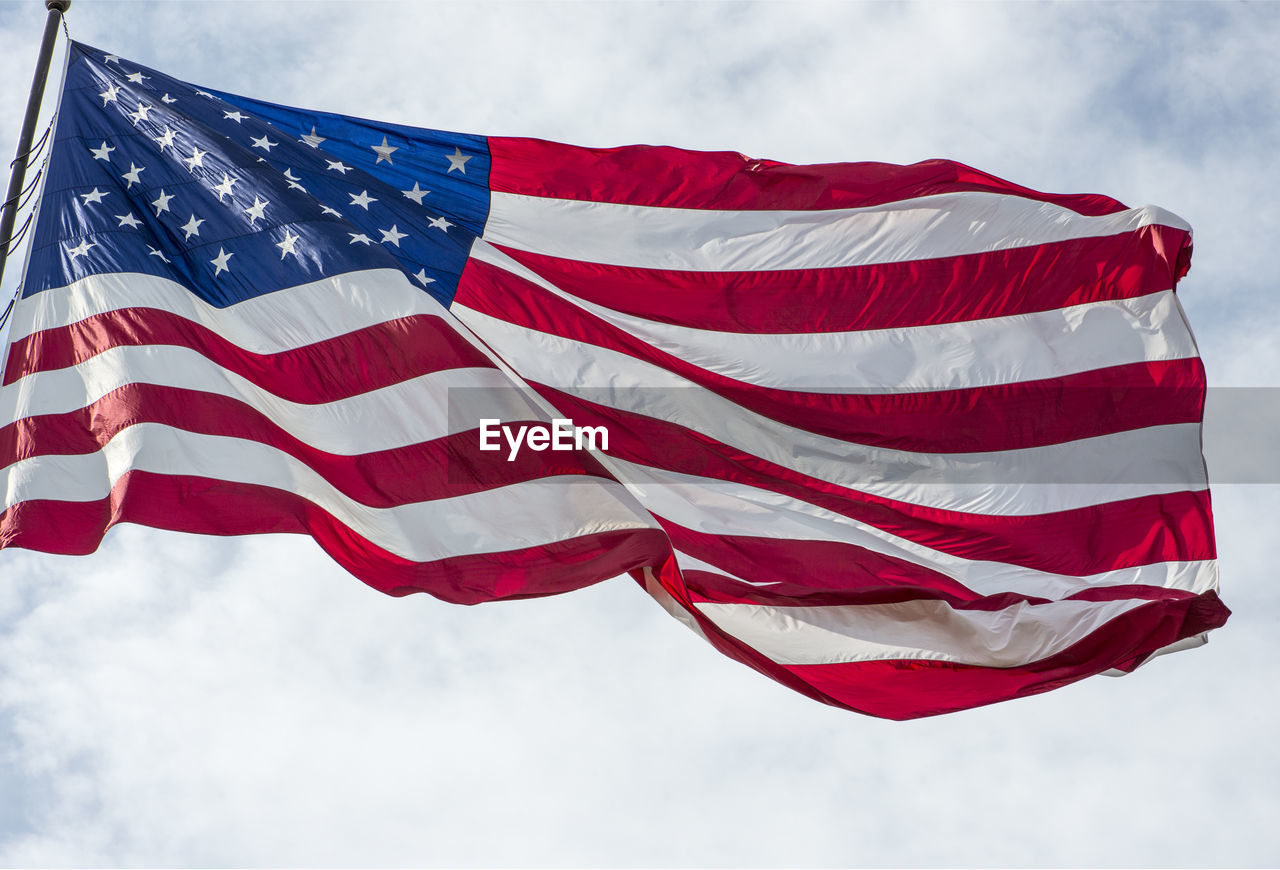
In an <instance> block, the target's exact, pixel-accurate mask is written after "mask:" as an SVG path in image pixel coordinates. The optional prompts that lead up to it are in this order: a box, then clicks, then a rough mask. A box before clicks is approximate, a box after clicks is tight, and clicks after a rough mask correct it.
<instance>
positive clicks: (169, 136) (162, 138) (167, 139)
mask: <svg viewBox="0 0 1280 870" xmlns="http://www.w3.org/2000/svg"><path fill="white" fill-rule="evenodd" d="M174 135H175V134H174V132H173V131H172V130H170V129H169V127H168V125H167V124H166V125H165V128H164V133H163V134H161V135H159V136H152V137H151V138H152V140H153V141H155V142H158V143H160V150H161V151H163V150H164V147H165V146H166V145H169V146H171V147H172V145H173V137H174Z"/></svg>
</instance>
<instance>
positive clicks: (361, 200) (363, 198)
mask: <svg viewBox="0 0 1280 870" xmlns="http://www.w3.org/2000/svg"><path fill="white" fill-rule="evenodd" d="M347 196H349V197H351V204H352V205H358V206H360V207H361V208H362V209H364V210H365V211H368V210H369V203H371V202H377V201H378V200H377V199H376V198H374V197H372V196H370V195H369V191H367V190H362V191H360V195H359V196H356V195H355V194H354V193H348V194H347Z"/></svg>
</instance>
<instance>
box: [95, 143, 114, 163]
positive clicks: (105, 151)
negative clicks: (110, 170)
mask: <svg viewBox="0 0 1280 870" xmlns="http://www.w3.org/2000/svg"><path fill="white" fill-rule="evenodd" d="M115 150H116V149H114V148H112V147H111V146H110V145H108V144H107V140H105V139H103V140H102V144H101V145H99V146H98V147H97V148H90V149H89V153H90V154H92V155H93V159H94V160H105V161H107V162H108V163H110V162H111V157H110V156H108V155H110V154H111V152H112V151H115Z"/></svg>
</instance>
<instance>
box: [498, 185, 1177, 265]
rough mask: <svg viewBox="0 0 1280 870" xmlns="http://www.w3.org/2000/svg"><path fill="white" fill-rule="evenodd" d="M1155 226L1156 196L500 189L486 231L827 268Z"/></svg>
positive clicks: (554, 242)
mask: <svg viewBox="0 0 1280 870" xmlns="http://www.w3.org/2000/svg"><path fill="white" fill-rule="evenodd" d="M1151 224H1162V225H1165V226H1171V227H1176V228H1178V229H1183V230H1188V231H1189V230H1190V227H1189V226H1188V225H1187V223H1186V222H1185V221H1183V220H1182V219H1181V218H1179V217H1177V216H1176V215H1173V214H1171V213H1169V212H1167V211H1164V210H1163V209H1159V208H1155V207H1154V206H1146V207H1144V208H1137V209H1129V210H1128V211H1122V212H1117V213H1115V214H1110V215H1102V216H1098V217H1086V216H1084V215H1080V214H1077V213H1076V212H1074V211H1071V210H1070V209H1067V208H1064V207H1062V206H1059V205H1053V204H1051V203H1046V202H1037V201H1035V200H1031V199H1026V198H1024V197H1020V196H1011V195H1006V194H998V193H978V192H969V193H948V194H939V195H937V196H925V197H919V198H917V199H909V200H903V201H899V202H891V203H886V204H884V205H876V206H869V207H866V208H846V209H827V210H822V211H812V210H810V211H746V210H744V211H726V210H713V209H691V208H661V207H656V206H642V205H618V204H615V203H606V202H586V201H580V200H567V199H552V198H549V197H537V196H526V195H522V194H514V193H500V192H496V191H495V192H494V193H493V194H492V195H491V197H490V206H489V219H488V222H487V223H486V224H485V230H484V239H485V240H486V241H489V242H493V243H494V244H499V245H506V246H509V247H513V248H518V249H521V250H525V251H534V252H537V253H540V254H548V255H550V256H553V257H563V258H565V259H570V260H580V261H583V262H589V263H609V264H612V265H617V266H638V267H642V268H648V269H684V270H690V271H697V272H722V271H755V270H762V269H821V268H837V267H842V266H861V265H867V264H870V263H892V262H901V261H905V260H921V259H927V258H934V257H951V256H958V255H961V254H975V253H980V252H984V251H998V250H1005V249H1009V248H1019V247H1026V246H1030V245H1041V244H1046V243H1050V242H1059V241H1067V240H1070V239H1079V238H1088V237H1093V236H1108V235H1113V234H1117V233H1123V232H1128V231H1131V230H1135V229H1137V228H1139V227H1143V226H1148V225H1151Z"/></svg>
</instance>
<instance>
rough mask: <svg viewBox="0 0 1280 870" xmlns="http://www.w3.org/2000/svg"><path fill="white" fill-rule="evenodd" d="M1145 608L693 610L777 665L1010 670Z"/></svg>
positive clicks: (928, 605)
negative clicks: (925, 664)
mask: <svg viewBox="0 0 1280 870" xmlns="http://www.w3.org/2000/svg"><path fill="white" fill-rule="evenodd" d="M1150 603H1151V602H1149V601H1146V600H1142V599H1125V600H1120V601H1101V602H1098V601H1053V602H1050V603H1048V604H1026V603H1024V602H1020V603H1018V604H1015V605H1013V606H1011V607H1007V608H1005V609H1003V610H996V611H985V610H954V609H952V608H951V607H950V606H949V605H948V604H947V603H946V602H944V601H935V600H927V599H926V600H918V601H904V602H901V603H898V604H858V605H841V606H834V607H769V606H766V605H762V604H709V603H703V602H697V603H696V604H695V605H694V606H695V607H697V608H698V610H699V611H701V612H702V613H703V614H704V615H705V616H707V617H708V618H709V619H711V621H712V622H714V623H715V624H716V625H717V626H718V627H719V628H720V629H721V630H722V631H724V632H725V633H726V634H728V635H730V636H731V637H736V638H738V639H739V640H741V641H743V642H745V643H746V644H747V645H748V646H751V647H753V648H755V649H756V650H758V651H759V652H761V653H763V654H764V655H765V656H767V657H768V658H769V659H771V660H773V661H775V662H777V663H778V664H781V665H819V664H835V663H839V662H862V661H877V660H882V659H916V660H921V659H923V660H931V661H946V662H958V663H960V664H969V665H981V666H984V667H995V668H1013V667H1018V666H1020V665H1026V664H1030V663H1032V662H1036V661H1040V660H1041V659H1045V658H1048V657H1049V656H1052V655H1055V654H1056V653H1059V652H1062V651H1063V650H1065V649H1067V648H1068V647H1070V646H1072V645H1073V644H1075V643H1077V642H1079V641H1080V640H1083V639H1084V638H1086V637H1088V636H1089V635H1090V634H1092V633H1093V632H1095V631H1097V630H1098V629H1099V628H1101V627H1102V626H1104V625H1105V624H1106V623H1108V622H1110V621H1111V620H1113V619H1115V618H1116V617H1117V616H1120V615H1121V614H1123V613H1126V612H1128V611H1130V610H1134V609H1136V608H1139V607H1142V606H1143V605H1145V604H1150Z"/></svg>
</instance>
